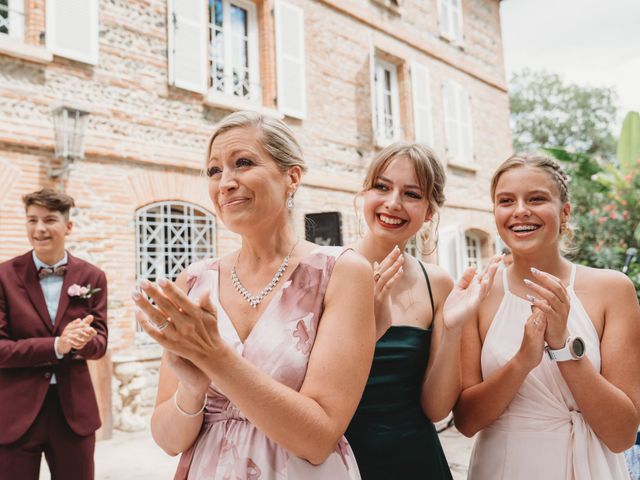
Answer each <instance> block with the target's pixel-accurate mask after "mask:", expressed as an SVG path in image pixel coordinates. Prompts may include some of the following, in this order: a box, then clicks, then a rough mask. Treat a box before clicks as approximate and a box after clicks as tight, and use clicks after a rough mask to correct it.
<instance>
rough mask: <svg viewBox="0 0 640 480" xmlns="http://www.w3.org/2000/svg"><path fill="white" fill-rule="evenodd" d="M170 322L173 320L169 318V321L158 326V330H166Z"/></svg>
mask: <svg viewBox="0 0 640 480" xmlns="http://www.w3.org/2000/svg"><path fill="white" fill-rule="evenodd" d="M170 320H171V317H167V319H166V320H165V321H164V322H162V323H161V324H160V325H156V328H157V329H158V330H164V329H165V328H167V327H168V326H169V322H170Z"/></svg>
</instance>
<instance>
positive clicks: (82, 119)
mask: <svg viewBox="0 0 640 480" xmlns="http://www.w3.org/2000/svg"><path fill="white" fill-rule="evenodd" d="M51 114H52V117H53V128H54V132H55V139H56V150H55V156H56V158H57V159H60V160H61V161H62V165H61V166H60V167H59V168H54V167H53V165H52V164H51V163H49V164H48V168H47V174H48V175H49V178H59V179H61V180H62V181H63V180H64V177H65V176H66V175H68V173H69V170H71V168H72V167H73V164H74V162H75V161H76V160H81V159H83V158H84V133H85V130H86V129H87V121H88V120H89V112H87V111H86V110H82V109H80V108H77V107H73V106H69V105H64V104H63V105H56V106H54V107H53V109H52V111H51Z"/></svg>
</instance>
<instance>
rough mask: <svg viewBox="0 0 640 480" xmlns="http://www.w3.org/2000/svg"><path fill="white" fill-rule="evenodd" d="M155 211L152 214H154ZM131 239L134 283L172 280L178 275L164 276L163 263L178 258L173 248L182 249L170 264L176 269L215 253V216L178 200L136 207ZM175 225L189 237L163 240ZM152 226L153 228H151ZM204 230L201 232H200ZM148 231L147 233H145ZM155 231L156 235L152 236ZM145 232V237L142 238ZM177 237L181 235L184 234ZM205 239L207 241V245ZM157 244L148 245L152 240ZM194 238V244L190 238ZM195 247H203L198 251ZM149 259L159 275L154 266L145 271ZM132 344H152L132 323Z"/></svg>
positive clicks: (137, 326)
mask: <svg viewBox="0 0 640 480" xmlns="http://www.w3.org/2000/svg"><path fill="white" fill-rule="evenodd" d="M176 207H180V208H181V209H182V210H181V212H180V213H175V212H174V209H176ZM154 210H155V212H154ZM153 214H155V215H156V216H157V220H156V224H155V225H153V224H152V225H151V227H149V223H148V218H145V216H150V215H153ZM197 217H199V218H201V220H200V222H199V223H195V222H194V219H195V218H197ZM134 218H135V227H134V228H135V237H136V283H137V282H138V281H140V280H141V279H145V280H150V281H155V280H156V279H158V278H160V277H164V278H168V279H170V280H175V278H176V277H177V275H178V274H179V272H173V273H172V272H169V273H167V271H166V270H167V269H166V266H167V262H168V261H170V260H172V258H171V257H172V256H173V257H174V258H173V259H174V260H175V259H176V258H179V257H178V256H179V254H180V252H177V253H174V250H173V249H174V248H180V247H182V248H184V251H183V252H182V257H181V258H180V260H179V261H174V262H173V266H174V267H176V266H179V267H180V270H181V271H182V270H184V269H185V268H187V267H188V266H189V265H190V264H191V263H193V262H195V261H198V260H201V259H203V258H213V257H215V256H216V251H217V242H216V240H217V217H216V216H215V215H214V214H213V213H211V212H210V211H208V210H206V209H205V208H202V207H200V206H199V205H196V204H194V203H190V202H185V201H180V200H165V201H159V202H154V203H150V204H148V205H144V206H142V207H140V208H138V209H137V210H136V211H135V215H134ZM171 219H178V220H180V219H182V220H183V222H181V223H180V222H175V223H174V222H171ZM175 225H179V226H180V227H179V228H183V229H184V230H186V231H187V232H186V233H188V234H189V235H188V236H187V238H188V239H187V240H183V242H182V243H181V242H179V241H176V240H175V238H179V237H172V236H168V237H165V234H166V233H167V232H169V233H171V228H175ZM154 227H155V228H154ZM195 227H200V230H201V231H200V232H198V231H195V230H196V228H195ZM205 229H206V230H207V231H205V232H204V234H203V233H202V231H204V230H205ZM149 230H151V231H149ZM156 232H159V233H158V234H157V236H156ZM145 233H146V234H147V235H145ZM181 236H185V232H183V233H182V235H181ZM207 236H209V237H210V239H211V241H210V242H207V241H206V239H207ZM154 237H155V240H156V241H157V242H159V243H155V244H152V243H150V242H151V241H152V240H154ZM194 237H195V238H196V240H195V241H194V240H193V238H194ZM150 246H155V248H156V249H157V252H155V255H149V247H150ZM198 247H204V249H203V251H202V252H200V251H199V250H197V249H198ZM152 259H154V260H155V262H153V263H156V265H157V264H158V263H162V266H163V269H162V272H159V271H158V269H157V267H155V272H153V273H150V269H148V268H146V265H148V264H150V263H152ZM135 343H136V344H153V341H152V340H151V337H149V336H148V335H147V334H146V333H145V332H144V330H142V329H141V328H140V326H139V325H138V324H137V323H136V325H135Z"/></svg>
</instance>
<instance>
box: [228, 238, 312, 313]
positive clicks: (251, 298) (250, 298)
mask: <svg viewBox="0 0 640 480" xmlns="http://www.w3.org/2000/svg"><path fill="white" fill-rule="evenodd" d="M299 241H300V240H299V239H298V240H296V243H294V244H293V247H291V250H290V251H289V253H288V254H287V256H286V257H284V260H283V261H282V263H281V264H280V267H279V268H278V271H277V272H276V274H275V275H274V276H273V278H272V279H271V281H270V282H269V283H268V284H267V286H266V287H264V288H263V289H262V290H261V291H260V293H257V294H256V295H251V293H250V292H249V290H247V289H246V288H245V287H244V285H242V282H241V281H240V279H239V278H238V274H237V273H236V263H238V258H240V254H238V257H237V258H236V262H235V263H234V264H233V268H232V269H231V283H233V286H234V287H235V288H236V290H238V293H240V295H242V297H243V298H244V299H245V300H246V301H247V302H249V304H250V305H251V306H252V307H253V308H257V307H258V305H260V302H262V300H263V299H264V297H266V296H267V295H269V293H270V292H271V290H273V289H274V288H275V286H276V285H277V284H278V282H279V281H280V278H282V275H283V274H284V271H285V270H286V269H287V267H288V266H289V258H290V257H291V254H292V253H293V249H294V248H296V246H297V245H298V242H299Z"/></svg>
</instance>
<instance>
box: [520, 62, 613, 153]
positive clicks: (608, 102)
mask: <svg viewBox="0 0 640 480" xmlns="http://www.w3.org/2000/svg"><path fill="white" fill-rule="evenodd" d="M616 102H617V93H616V91H615V89H613V88H591V87H583V86H579V85H575V84H571V83H566V82H564V81H563V79H562V77H560V76H559V75H556V74H552V73H547V72H543V71H542V72H540V71H532V70H529V69H525V70H523V71H521V72H518V73H515V74H514V75H513V76H512V78H511V82H510V84H509V104H510V108H511V119H512V124H513V143H514V149H515V150H516V151H535V150H538V149H540V148H548V147H561V148H566V149H569V150H573V151H576V152H583V153H587V154H589V155H591V156H593V157H595V158H602V159H607V160H611V159H613V158H614V156H615V152H616V140H615V137H614V135H613V134H612V133H611V127H612V125H615V123H616V117H617V114H618V109H617V104H616Z"/></svg>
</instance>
